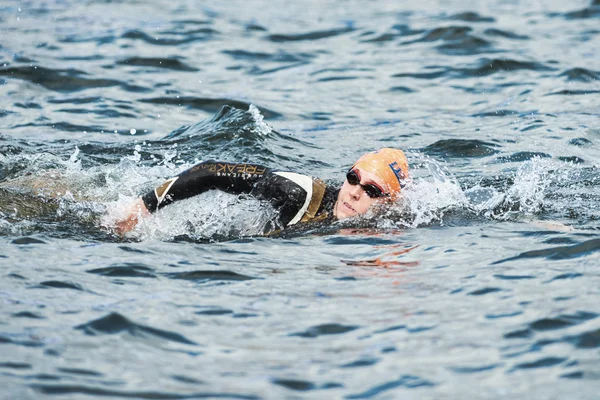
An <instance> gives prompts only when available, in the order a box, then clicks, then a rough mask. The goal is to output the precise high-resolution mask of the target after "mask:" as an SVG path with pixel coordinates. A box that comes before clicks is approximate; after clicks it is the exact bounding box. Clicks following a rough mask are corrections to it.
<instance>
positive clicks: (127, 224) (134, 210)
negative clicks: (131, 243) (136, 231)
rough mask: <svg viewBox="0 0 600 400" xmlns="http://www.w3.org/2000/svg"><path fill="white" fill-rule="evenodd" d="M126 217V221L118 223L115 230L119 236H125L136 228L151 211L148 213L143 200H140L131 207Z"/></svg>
mask: <svg viewBox="0 0 600 400" xmlns="http://www.w3.org/2000/svg"><path fill="white" fill-rule="evenodd" d="M126 215H127V216H126V217H125V218H124V219H122V220H120V221H117V223H116V224H115V227H114V230H115V232H116V233H118V234H119V235H125V234H126V233H127V232H129V231H131V230H132V229H133V228H135V227H136V225H137V224H138V222H139V221H140V219H142V218H144V217H147V216H149V215H150V211H148V209H147V208H146V205H145V204H144V202H143V201H142V199H141V198H138V199H137V200H136V201H134V202H133V203H132V204H131V205H130V206H129V208H128V209H127V214H126Z"/></svg>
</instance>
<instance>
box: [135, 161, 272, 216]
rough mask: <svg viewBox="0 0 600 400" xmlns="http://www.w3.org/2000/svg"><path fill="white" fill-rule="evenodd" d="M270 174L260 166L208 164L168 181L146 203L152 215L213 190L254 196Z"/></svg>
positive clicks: (153, 192)
mask: <svg viewBox="0 0 600 400" xmlns="http://www.w3.org/2000/svg"><path fill="white" fill-rule="evenodd" d="M269 171H270V170H269V169H268V168H266V167H263V166H261V165H256V164H245V163H243V164H237V163H226V162H218V161H205V162H201V163H200V164H196V165H194V166H193V167H192V168H190V169H187V170H185V171H183V172H182V173H180V174H179V175H177V176H175V177H173V178H171V179H168V180H167V181H165V182H164V183H163V184H162V185H160V186H158V187H156V188H155V189H154V190H152V191H150V192H148V193H146V194H145V195H143V196H142V200H143V202H144V205H145V206H146V208H148V210H149V211H150V212H155V211H156V210H158V209H160V208H162V207H164V206H166V205H168V204H171V203H173V202H175V201H179V200H184V199H187V198H190V197H193V196H197V195H199V194H202V193H204V192H207V191H209V190H213V189H218V190H221V191H224V192H227V193H231V194H242V193H250V192H251V191H252V189H253V187H254V185H255V184H256V183H257V182H259V181H260V180H261V179H264V177H265V175H266V174H268V173H269Z"/></svg>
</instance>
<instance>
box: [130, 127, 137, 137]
mask: <svg viewBox="0 0 600 400" xmlns="http://www.w3.org/2000/svg"><path fill="white" fill-rule="evenodd" d="M129 133H131V134H132V135H135V134H136V133H137V130H135V129H134V128H131V129H130V130H129Z"/></svg>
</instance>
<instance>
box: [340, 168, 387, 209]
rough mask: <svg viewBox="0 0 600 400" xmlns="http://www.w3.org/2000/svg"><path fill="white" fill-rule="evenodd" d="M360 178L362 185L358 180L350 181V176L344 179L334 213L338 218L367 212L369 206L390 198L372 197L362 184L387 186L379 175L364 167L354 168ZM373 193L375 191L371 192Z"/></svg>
mask: <svg viewBox="0 0 600 400" xmlns="http://www.w3.org/2000/svg"><path fill="white" fill-rule="evenodd" d="M354 171H355V172H356V174H357V176H358V179H360V185H359V184H357V181H356V180H351V181H350V182H348V178H346V180H345V181H344V184H343V185H342V188H341V189H340V193H339V194H338V198H337V201H336V203H335V206H334V208H333V215H334V216H335V217H336V218H337V219H343V218H348V217H353V216H355V215H360V214H364V213H366V212H367V211H368V210H369V208H371V206H372V205H373V204H375V203H382V202H386V201H388V200H389V197H385V196H384V197H370V196H369V195H368V194H367V192H365V189H364V188H363V186H361V185H372V186H374V187H375V188H378V189H381V191H383V192H385V191H384V189H383V188H385V187H386V185H385V184H384V182H383V180H382V179H380V178H379V177H378V176H377V175H375V174H372V173H370V172H368V171H366V170H364V169H362V168H357V167H355V168H354ZM352 183H355V184H352ZM371 194H373V192H372V193H371Z"/></svg>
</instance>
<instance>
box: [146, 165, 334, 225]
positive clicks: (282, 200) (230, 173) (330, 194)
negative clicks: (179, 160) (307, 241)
mask: <svg viewBox="0 0 600 400" xmlns="http://www.w3.org/2000/svg"><path fill="white" fill-rule="evenodd" d="M212 189H217V190H222V191H224V192H227V193H231V194H243V193H246V194H250V195H252V196H253V197H255V198H257V199H259V200H268V201H269V202H270V203H271V204H272V205H273V207H275V209H277V210H278V211H279V215H278V221H277V222H278V224H277V225H279V226H283V227H285V226H291V225H294V224H296V223H298V222H312V221H321V220H325V219H330V218H333V206H334V205H335V202H336V200H337V194H338V192H339V190H338V189H337V188H333V187H331V186H329V185H326V184H325V183H324V182H322V181H321V180H319V179H315V178H311V177H309V176H306V175H301V174H296V173H292V172H282V171H275V170H271V169H269V168H267V167H263V166H261V165H255V164H234V163H227V162H218V161H205V162H201V163H200V164H196V165H194V166H193V167H192V168H190V169H188V170H186V171H184V172H182V173H181V174H179V175H177V176H176V177H174V178H171V179H168V180H167V181H166V182H164V183H163V184H162V185H160V186H158V187H157V188H156V189H154V190H152V191H151V192H149V193H146V194H145V195H144V196H143V197H142V199H143V201H144V204H145V205H146V207H147V208H148V210H149V211H150V212H155V211H156V210H158V209H160V208H162V207H164V206H166V205H168V204H171V203H173V202H176V201H178V200H183V199H187V198H190V197H193V196H196V195H199V194H201V193H204V192H206V191H209V190H212Z"/></svg>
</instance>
